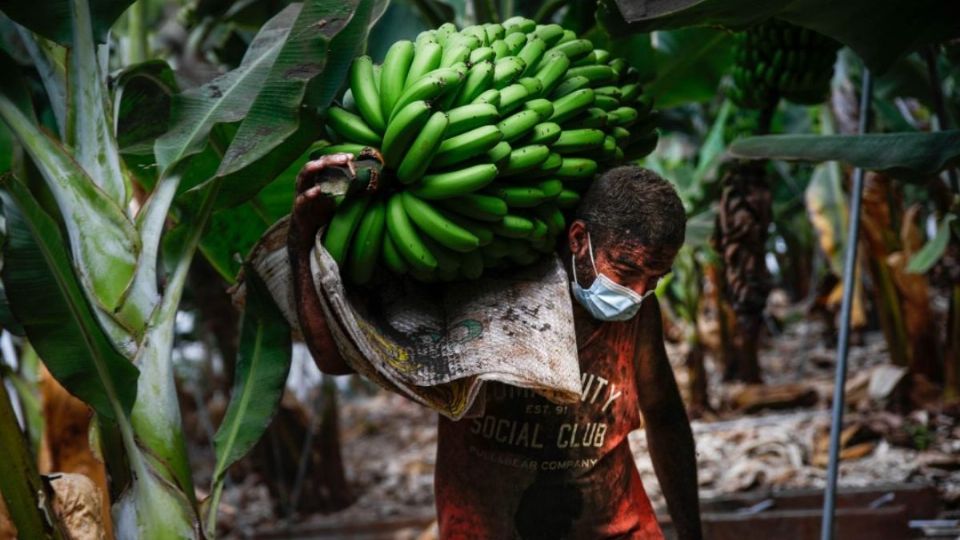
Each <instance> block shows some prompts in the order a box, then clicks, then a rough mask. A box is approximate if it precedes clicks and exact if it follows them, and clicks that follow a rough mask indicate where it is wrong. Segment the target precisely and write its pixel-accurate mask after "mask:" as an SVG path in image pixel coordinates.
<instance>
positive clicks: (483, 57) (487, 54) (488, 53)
mask: <svg viewBox="0 0 960 540" xmlns="http://www.w3.org/2000/svg"><path fill="white" fill-rule="evenodd" d="M496 57H497V53H496V51H494V50H493V49H491V48H490V47H477V48H476V49H474V50H472V51H470V58H469V60H468V61H467V63H468V64H470V65H476V64H479V63H480V62H493V61H494V60H495V59H496Z"/></svg>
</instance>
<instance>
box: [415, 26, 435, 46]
mask: <svg viewBox="0 0 960 540" xmlns="http://www.w3.org/2000/svg"><path fill="white" fill-rule="evenodd" d="M424 43H436V44H437V45H439V44H440V42H439V41H437V31H436V30H424V31H423V32H420V33H419V34H417V39H415V40H414V41H413V46H414V48H417V47H420V46H422V45H423V44H424Z"/></svg>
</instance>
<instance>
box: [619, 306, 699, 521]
mask: <svg viewBox="0 0 960 540" xmlns="http://www.w3.org/2000/svg"><path fill="white" fill-rule="evenodd" d="M660 317H661V314H660V303H659V302H658V301H657V297H656V296H650V297H649V298H647V299H646V300H644V302H643V306H642V307H641V308H640V313H639V314H638V315H637V318H638V319H639V320H638V321H637V324H638V325H639V327H640V330H639V332H640V335H639V337H638V343H637V358H636V376H637V396H638V397H639V401H640V410H641V412H642V413H643V421H644V429H645V431H646V433H647V447H648V448H649V450H650V457H651V459H652V461H653V468H654V471H655V472H656V473H657V479H658V480H659V481H660V489H661V490H662V491H663V495H664V497H665V498H666V500H667V508H668V509H669V511H670V517H671V518H672V520H673V525H674V527H675V528H676V531H677V537H678V538H680V540H687V539H692V540H699V539H700V538H702V537H703V533H702V531H701V527H700V504H699V497H698V495H697V460H696V453H695V450H694V443H693V433H692V432H691V431H690V421H689V419H687V413H686V411H685V410H684V406H683V400H682V399H681V398H680V391H679V389H677V381H676V380H675V379H674V377H673V370H672V369H671V367H670V361H669V360H668V358H667V351H666V349H665V348H664V346H663V320H662V319H661V318H660Z"/></svg>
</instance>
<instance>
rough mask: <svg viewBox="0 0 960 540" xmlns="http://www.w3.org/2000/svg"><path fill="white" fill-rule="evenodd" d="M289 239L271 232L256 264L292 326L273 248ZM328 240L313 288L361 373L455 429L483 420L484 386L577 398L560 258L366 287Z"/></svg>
mask: <svg viewBox="0 0 960 540" xmlns="http://www.w3.org/2000/svg"><path fill="white" fill-rule="evenodd" d="M285 233H286V225H285V221H284V222H280V223H278V224H277V225H275V226H274V227H273V228H272V229H271V230H270V231H268V232H267V234H265V235H264V238H263V239H261V243H260V245H259V246H258V248H255V249H254V252H253V254H252V255H251V262H252V263H253V266H254V268H255V269H256V270H257V272H258V273H259V274H260V275H261V276H262V277H263V278H264V280H265V281H266V283H267V285H268V288H269V289H270V291H271V294H272V295H273V297H274V299H275V300H276V301H277V303H278V305H279V306H280V308H281V310H282V311H283V312H284V314H285V315H286V316H287V318H288V320H289V321H290V322H291V325H293V326H294V327H296V326H297V325H296V309H295V306H294V305H293V292H292V288H291V286H290V269H289V263H288V262H287V258H286V252H285V250H284V249H283V247H282V246H281V245H280V244H281V242H278V241H277V239H278V238H279V236H280V235H281V234H283V235H285ZM322 233H323V231H322V230H321V231H320V232H319V233H318V234H317V240H316V245H315V247H314V250H313V257H312V259H311V271H312V273H313V275H314V284H315V286H316V290H317V294H318V296H319V298H320V300H321V304H322V306H323V310H324V314H325V315H326V318H327V323H328V325H329V326H330V330H331V333H332V334H333V336H334V339H335V341H336V343H337V346H338V349H339V352H340V354H341V355H342V356H343V358H344V360H345V361H346V363H347V364H348V365H349V366H350V367H352V368H353V369H354V370H356V371H357V372H358V373H359V374H361V375H363V376H365V377H366V378H368V379H369V380H371V381H374V382H375V383H377V384H378V385H380V386H382V387H384V388H387V389H389V390H391V391H394V392H398V393H400V394H401V395H404V396H407V397H408V398H410V399H413V400H414V401H416V402H418V403H421V404H423V405H425V406H427V407H430V408H431V409H434V410H436V411H437V412H439V413H440V414H442V415H444V416H446V417H448V418H450V419H452V420H459V419H461V418H464V417H466V416H476V415H480V414H482V413H483V409H484V400H483V395H484V392H481V390H482V388H483V387H484V384H485V383H486V382H488V381H497V382H501V383H505V384H509V385H513V386H517V387H521V388H529V389H531V390H533V391H535V392H537V393H539V394H541V395H543V396H544V397H546V398H547V399H549V400H551V401H553V402H555V403H573V402H576V401H577V400H578V399H579V397H580V369H579V363H578V360H577V345H576V335H575V333H574V325H573V311H572V307H571V303H570V294H569V282H568V278H567V275H566V272H565V271H564V269H563V266H562V264H561V262H560V260H559V259H558V258H557V257H556V256H553V257H546V258H544V260H542V261H540V262H538V263H536V264H534V265H532V266H530V267H528V268H523V269H515V270H512V271H510V272H509V273H508V274H503V275H497V276H492V275H491V276H485V277H483V278H481V279H479V280H475V281H469V282H458V283H450V284H424V283H418V282H415V281H413V280H411V279H409V278H406V277H403V276H393V275H388V274H385V275H384V277H383V279H382V280H381V281H378V282H377V285H376V286H375V287H371V288H362V287H354V286H350V285H346V284H345V283H344V281H343V280H341V278H340V272H339V270H338V268H337V264H336V262H335V261H334V260H333V259H332V258H331V257H330V255H329V254H328V253H327V251H326V250H325V249H324V248H323V246H322V244H321V241H320V239H321V237H322ZM271 235H274V240H273V241H271V240H270V238H269V237H270V236H271ZM268 248H269V249H268ZM278 250H282V252H279V251H278Z"/></svg>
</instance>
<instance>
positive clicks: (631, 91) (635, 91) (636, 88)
mask: <svg viewBox="0 0 960 540" xmlns="http://www.w3.org/2000/svg"><path fill="white" fill-rule="evenodd" d="M638 97H640V85H639V84H636V83H629V84H625V85H623V86H621V87H620V102H621V103H626V104H630V105H632V104H633V102H634V101H635V100H636V99H637V98H638Z"/></svg>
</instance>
